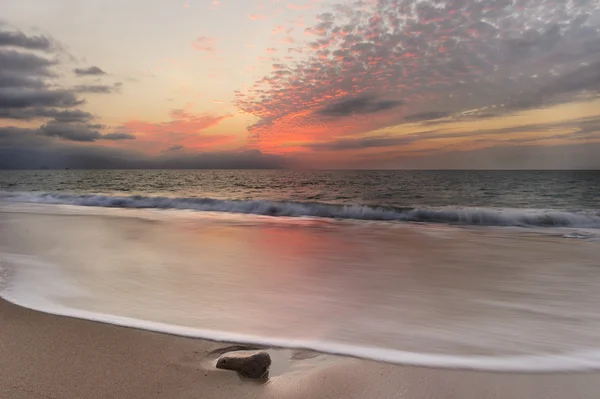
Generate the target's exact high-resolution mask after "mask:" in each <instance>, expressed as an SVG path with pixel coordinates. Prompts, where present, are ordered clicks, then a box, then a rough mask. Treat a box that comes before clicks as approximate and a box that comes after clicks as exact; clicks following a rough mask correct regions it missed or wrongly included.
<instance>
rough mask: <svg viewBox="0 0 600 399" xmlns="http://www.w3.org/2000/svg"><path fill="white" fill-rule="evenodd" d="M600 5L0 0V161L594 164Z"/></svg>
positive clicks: (535, 0)
mask: <svg viewBox="0 0 600 399" xmlns="http://www.w3.org/2000/svg"><path fill="white" fill-rule="evenodd" d="M599 93H600V3H599V2H598V1H597V0H479V1H478V0H421V1H419V0H359V1H354V0H352V1H344V0H187V1H179V0H144V1H141V0H127V1H116V0H103V1H95V0H88V1H85V0H54V1H39V0H5V1H2V2H1V3H0V168H38V167H50V168H54V167H57V168H63V167H73V168H87V167H89V168H121V167H165V168H180V167H182V168H188V167H198V168H205V167H215V168H221V167H242V168H254V167H256V168H261V167H298V168H434V169H444V168H465V169H468V168H490V169H493V168H540V169H545V168H600V155H599V154H600V96H599Z"/></svg>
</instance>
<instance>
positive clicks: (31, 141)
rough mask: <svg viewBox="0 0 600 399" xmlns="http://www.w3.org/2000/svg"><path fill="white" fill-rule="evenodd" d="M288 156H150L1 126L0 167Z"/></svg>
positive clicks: (199, 162)
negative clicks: (74, 142)
mask: <svg viewBox="0 0 600 399" xmlns="http://www.w3.org/2000/svg"><path fill="white" fill-rule="evenodd" d="M287 165H288V160H286V159H285V158H283V157H280V156H277V155H270V154H264V153H262V152H260V151H257V150H250V151H241V152H209V153H186V154H180V153H173V154H163V155H161V156H158V157H152V156H148V155H144V154H141V153H139V152H135V151H131V150H123V149H118V148H106V147H99V146H92V145H86V144H85V143H81V144H79V145H73V144H70V143H69V142H68V141H61V140H55V139H53V138H51V137H47V136H45V135H41V134H39V132H38V130H37V129H21V128H15V127H0V169H38V168H51V169H54V168H56V169H64V168H71V169H273V168H283V167H285V166H287Z"/></svg>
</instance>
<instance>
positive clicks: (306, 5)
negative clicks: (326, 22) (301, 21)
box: [287, 3, 314, 11]
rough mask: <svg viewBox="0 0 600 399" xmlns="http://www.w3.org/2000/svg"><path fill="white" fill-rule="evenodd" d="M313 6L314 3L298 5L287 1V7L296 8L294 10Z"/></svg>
mask: <svg viewBox="0 0 600 399" xmlns="http://www.w3.org/2000/svg"><path fill="white" fill-rule="evenodd" d="M313 6H314V4H305V5H302V6H301V5H298V4H292V3H288V4H287V8H289V9H291V10H296V11H303V10H308V9H309V8H312V7H313Z"/></svg>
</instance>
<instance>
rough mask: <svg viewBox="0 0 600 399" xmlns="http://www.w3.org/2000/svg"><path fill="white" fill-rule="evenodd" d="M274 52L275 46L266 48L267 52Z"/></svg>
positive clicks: (275, 50)
mask: <svg viewBox="0 0 600 399" xmlns="http://www.w3.org/2000/svg"><path fill="white" fill-rule="evenodd" d="M276 52H277V49H276V48H273V47H269V48H268V49H267V53H276Z"/></svg>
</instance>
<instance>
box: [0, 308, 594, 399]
mask: <svg viewBox="0 0 600 399" xmlns="http://www.w3.org/2000/svg"><path fill="white" fill-rule="evenodd" d="M231 345H232V344H228V343H227V344H225V343H218V342H210V341H205V340H198V339H190V338H182V337H176V336H171V335H166V334H159V333H153V332H148V331H142V330H136V329H132V328H125V327H117V326H112V325H107V324H102V323H96V322H90V321H85V320H79V319H73V318H67V317H59V316H53V315H47V314H43V313H39V312H35V311H31V310H28V309H24V308H21V307H18V306H15V305H13V304H10V303H8V302H6V301H4V300H0V397H2V398H10V399H12V398H15V399H21V398H36V399H38V398H39V399H70V398H78V399H79V398H131V399H135V398H140V399H141V398H144V399H148V398H169V399H172V398H207V399H210V398H265V399H271V398H273V399H275V398H283V399H301V398H303V399H304V398H311V399H319V398H332V399H333V398H340V399H341V398H344V399H363V398H407V399H413V398H414V399H417V398H444V399H453V398H456V399H459V398H460V399H492V398H493V399H504V398H506V399H521V398H522V399H525V398H527V399H542V398H543V399H563V398H569V399H576V398H580V399H583V398H590V399H591V398H597V397H598V392H600V374H599V373H580V374H521V375H518V374H508V373H487V372H485V373H484V372H473V371H460V370H437V369H428V368H417V367H403V366H395V365H388V364H383V363H377V362H371V361H366V360H360V359H351V358H342V357H338V356H331V355H318V354H307V353H296V354H295V355H294V356H293V359H292V360H291V362H290V367H287V368H286V367H284V368H281V367H279V368H280V370H279V371H278V375H276V376H273V377H271V378H270V380H269V381H268V382H267V383H264V384H259V383H256V382H254V381H250V380H245V379H242V378H240V377H239V376H238V375H237V374H235V373H233V372H230V371H225V370H217V369H215V368H214V366H213V361H214V359H215V357H216V356H218V355H217V354H218V353H219V352H222V351H224V350H226V348H227V347H229V346H231ZM290 353H292V354H293V351H292V352H290ZM315 356H316V357H315ZM279 373H282V374H279Z"/></svg>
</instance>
